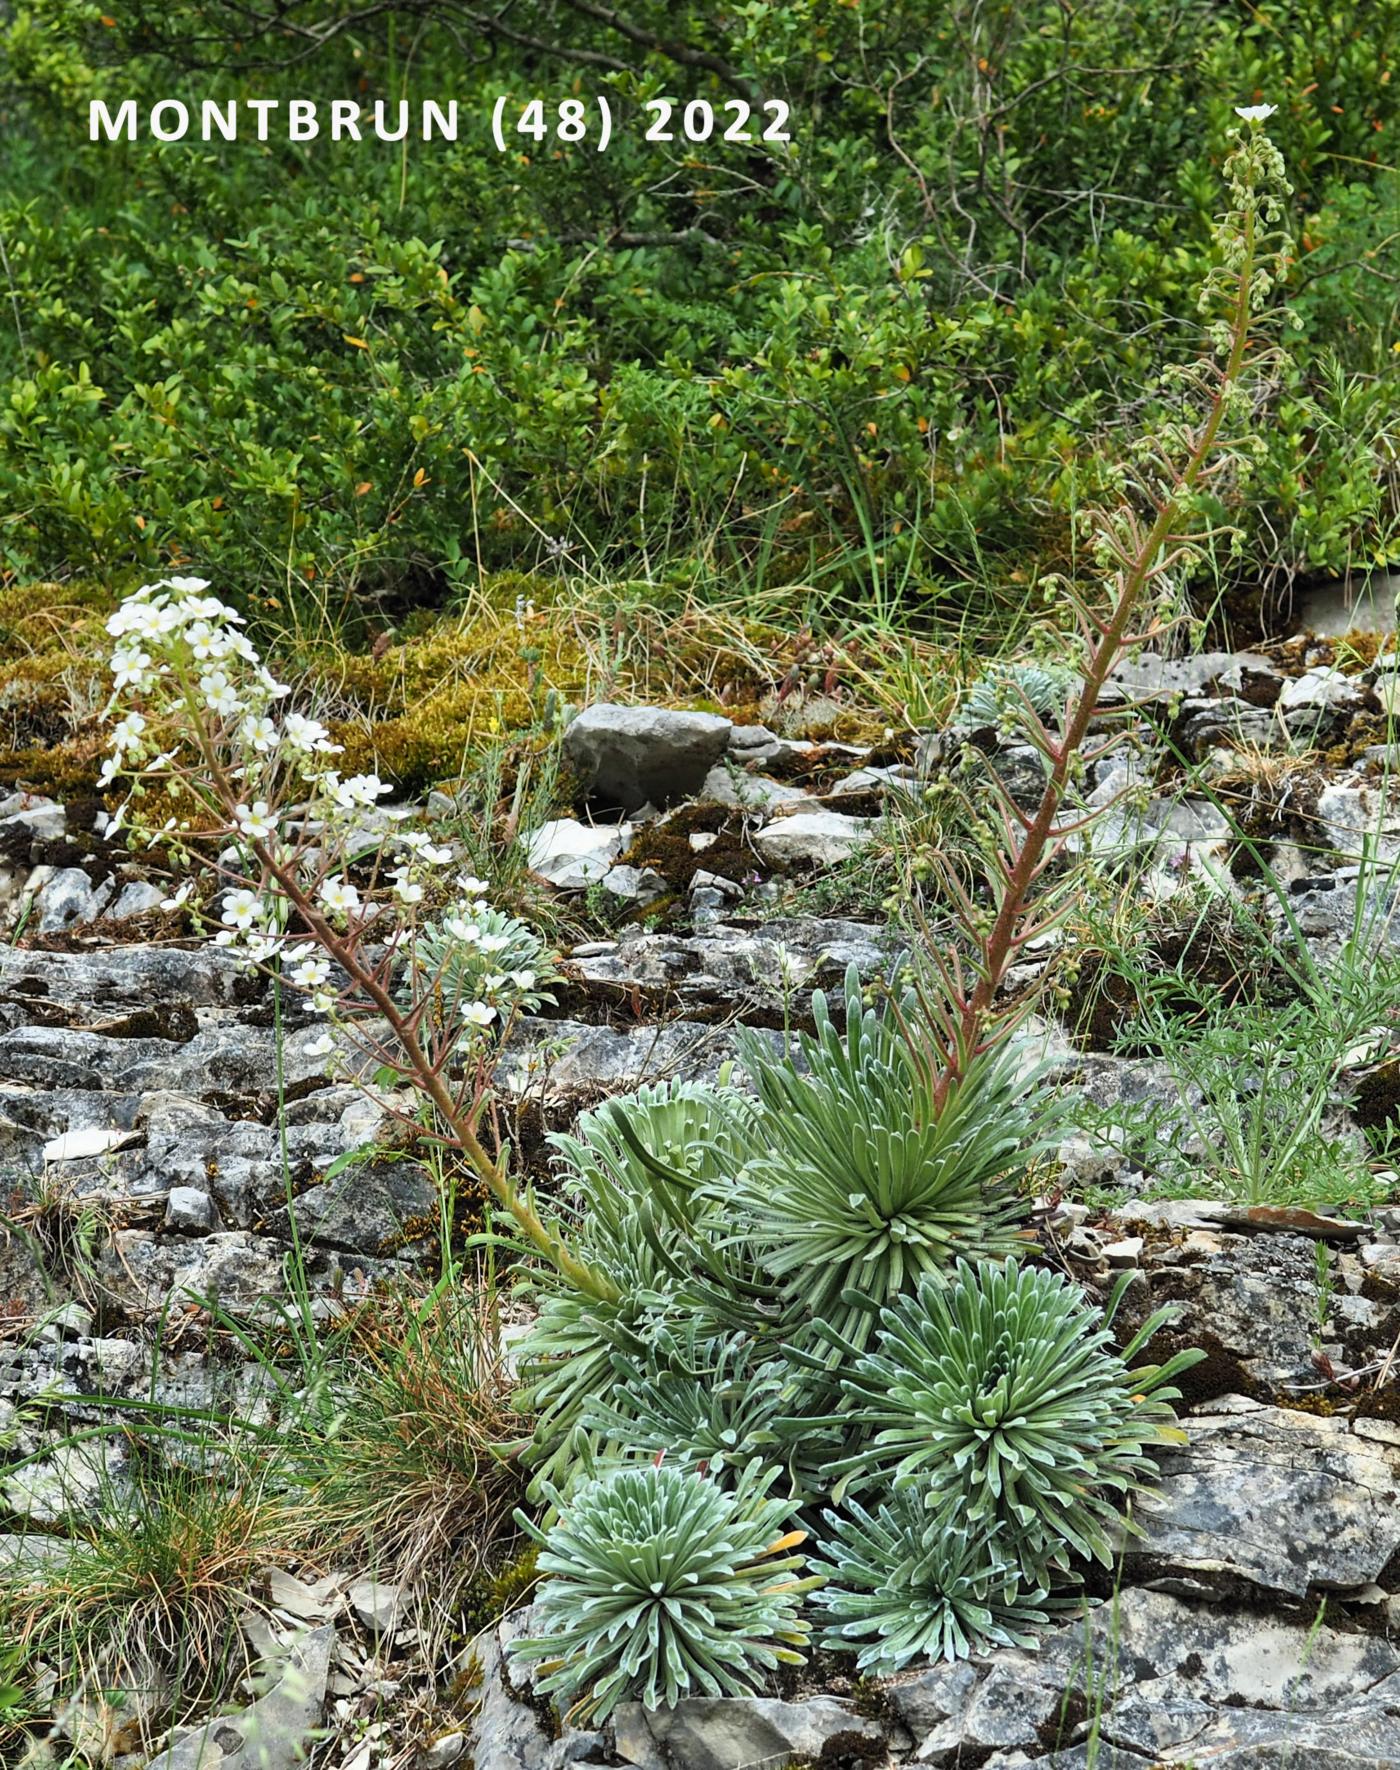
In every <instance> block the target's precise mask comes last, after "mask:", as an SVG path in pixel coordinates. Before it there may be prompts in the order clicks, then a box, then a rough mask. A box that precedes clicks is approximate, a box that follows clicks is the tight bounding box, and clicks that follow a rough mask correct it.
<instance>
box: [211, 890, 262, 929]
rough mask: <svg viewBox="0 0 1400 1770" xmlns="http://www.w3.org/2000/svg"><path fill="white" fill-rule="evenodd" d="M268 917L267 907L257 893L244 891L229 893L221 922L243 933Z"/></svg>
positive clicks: (225, 900)
mask: <svg viewBox="0 0 1400 1770" xmlns="http://www.w3.org/2000/svg"><path fill="white" fill-rule="evenodd" d="M266 915H267V910H266V906H265V905H264V904H263V901H262V899H261V898H260V897H259V896H258V894H257V892H256V891H248V890H246V889H244V890H240V891H230V892H229V894H228V896H227V897H226V898H225V899H224V909H223V914H222V915H221V916H220V918H219V920H220V921H221V922H223V923H225V924H226V925H227V926H228V927H229V928H230V929H236V930H237V931H239V932H240V933H241V932H242V931H243V930H244V929H246V928H252V927H254V926H255V925H256V924H257V923H259V922H261V921H263V920H264V919H265V918H266Z"/></svg>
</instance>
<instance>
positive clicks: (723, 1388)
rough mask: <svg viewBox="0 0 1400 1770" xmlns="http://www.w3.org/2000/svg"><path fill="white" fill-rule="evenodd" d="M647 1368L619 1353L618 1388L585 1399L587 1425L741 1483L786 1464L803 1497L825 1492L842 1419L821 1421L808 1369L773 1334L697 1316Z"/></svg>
mask: <svg viewBox="0 0 1400 1770" xmlns="http://www.w3.org/2000/svg"><path fill="white" fill-rule="evenodd" d="M654 1351H655V1353H656V1354H659V1355H658V1356H653V1358H652V1359H651V1360H650V1362H649V1364H648V1365H647V1366H646V1368H643V1369H638V1368H637V1367H636V1366H635V1365H632V1364H630V1363H629V1361H628V1360H627V1359H626V1358H625V1357H622V1356H618V1355H614V1358H613V1361H612V1362H613V1373H612V1384H611V1387H610V1388H609V1389H608V1390H607V1391H606V1393H605V1394H603V1395H599V1396H596V1397H595V1398H594V1399H593V1400H591V1401H590V1402H588V1403H586V1404H585V1406H584V1409H583V1414H582V1423H583V1426H584V1428H585V1430H588V1431H591V1432H594V1433H596V1434H597V1435H598V1437H599V1438H600V1439H601V1440H602V1441H603V1442H604V1443H607V1444H611V1445H613V1446H614V1447H616V1449H617V1450H619V1451H628V1452H635V1453H639V1454H655V1455H658V1456H665V1457H666V1459H667V1461H668V1462H670V1461H674V1462H676V1463H678V1464H679V1465H680V1466H681V1467H684V1468H701V1469H703V1470H704V1471H705V1472H706V1473H708V1474H709V1475H711V1476H713V1477H714V1478H715V1479H717V1480H719V1481H721V1482H723V1483H725V1484H726V1485H732V1484H733V1482H734V1481H735V1480H736V1479H738V1478H739V1476H740V1475H741V1474H742V1472H743V1470H744V1469H746V1468H748V1467H750V1466H751V1465H753V1464H755V1463H768V1464H773V1465H776V1466H778V1467H780V1468H781V1469H782V1470H783V1472H784V1474H785V1475H786V1477H787V1481H788V1486H789V1491H790V1493H791V1494H792V1495H793V1497H794V1498H796V1499H798V1500H800V1501H804V1502H805V1501H807V1500H810V1499H813V1498H815V1497H817V1496H818V1495H820V1494H821V1493H822V1492H824V1491H825V1486H826V1477H825V1471H826V1469H827V1467H828V1466H829V1465H830V1463H831V1462H832V1460H833V1459H834V1458H835V1457H837V1456H839V1454H840V1452H841V1449H842V1447H843V1438H842V1431H841V1427H840V1425H839V1423H837V1422H833V1421H830V1420H825V1421H823V1420H820V1419H813V1418H812V1417H811V1414H812V1410H811V1408H810V1407H809V1405H808V1403H809V1400H810V1395H809V1388H810V1385H809V1383H808V1381H807V1377H806V1374H805V1373H804V1372H803V1371H801V1370H800V1369H799V1368H797V1367H796V1366H795V1365H793V1364H791V1363H789V1362H788V1361H786V1360H784V1359H783V1358H782V1357H781V1355H780V1349H779V1347H778V1345H777V1344H776V1342H775V1341H774V1340H772V1339H769V1340H766V1341H762V1342H760V1341H755V1340H753V1339H750V1338H749V1337H748V1336H747V1335H744V1334H731V1335H728V1336H725V1337H723V1338H718V1339H716V1338H713V1337H708V1336H706V1335H705V1334H704V1332H703V1331H702V1329H701V1327H700V1325H699V1324H697V1323H696V1322H695V1321H694V1320H692V1321H691V1322H690V1323H688V1324H687V1326H686V1328H685V1329H683V1330H682V1331H681V1332H680V1333H679V1334H677V1335H676V1336H675V1339H674V1341H673V1342H672V1344H671V1346H670V1348H669V1351H668V1352H667V1353H665V1354H664V1355H660V1354H662V1349H661V1347H660V1346H659V1345H657V1346H655V1347H654Z"/></svg>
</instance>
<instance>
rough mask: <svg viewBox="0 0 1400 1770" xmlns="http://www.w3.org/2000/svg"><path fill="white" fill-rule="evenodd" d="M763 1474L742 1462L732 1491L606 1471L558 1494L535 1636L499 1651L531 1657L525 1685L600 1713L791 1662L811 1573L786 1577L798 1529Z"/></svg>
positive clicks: (746, 1680)
mask: <svg viewBox="0 0 1400 1770" xmlns="http://www.w3.org/2000/svg"><path fill="white" fill-rule="evenodd" d="M775 1475H776V1472H775V1471H773V1470H771V1469H770V1470H757V1469H753V1468H751V1469H750V1470H749V1471H747V1472H746V1474H745V1475H744V1476H743V1477H741V1479H740V1481H739V1483H738V1485H737V1486H736V1487H734V1488H732V1489H730V1488H724V1487H721V1486H720V1485H719V1484H718V1483H717V1482H714V1481H712V1480H709V1479H707V1478H706V1477H705V1476H703V1475H701V1474H699V1473H698V1472H697V1471H695V1470H693V1469H681V1468H676V1467H670V1466H667V1465H664V1464H663V1465H661V1466H657V1465H656V1464H654V1463H653V1464H644V1465H641V1466H635V1467H623V1468H614V1469H610V1470H607V1471H605V1472H604V1473H603V1474H601V1475H598V1476H596V1477H595V1478H594V1479H592V1480H590V1481H586V1482H583V1483H581V1484H580V1485H579V1486H578V1487H577V1488H576V1489H575V1490H574V1491H573V1492H572V1493H571V1494H570V1495H569V1496H568V1497H567V1498H564V1497H562V1496H561V1495H559V1494H558V1493H557V1492H554V1491H552V1490H551V1491H550V1493H549V1495H548V1497H549V1499H550V1501H551V1503H552V1504H553V1506H554V1507H555V1509H556V1512H557V1518H556V1521H555V1523H554V1524H553V1526H552V1527H551V1528H550V1529H549V1530H548V1531H541V1530H540V1529H539V1527H538V1526H537V1525H535V1524H534V1523H532V1521H531V1520H530V1519H529V1518H527V1517H526V1516H525V1515H524V1514H523V1513H517V1518H518V1520H519V1522H520V1524H521V1526H522V1527H523V1528H524V1529H525V1530H527V1531H528V1532H529V1533H530V1534H531V1535H532V1536H533V1537H534V1538H535V1539H536V1541H537V1542H539V1543H540V1545H541V1548H540V1556H539V1564H538V1565H539V1570H540V1572H541V1573H543V1574H544V1575H546V1576H547V1577H546V1579H545V1581H544V1584H543V1585H542V1586H541V1587H540V1589H539V1591H538V1593H537V1595H536V1598H535V1611H534V1614H535V1618H536V1619H537V1621H538V1622H539V1624H540V1625H541V1628H540V1633H539V1634H537V1635H532V1636H528V1637H525V1638H522V1639H518V1640H516V1641H513V1642H512V1643H511V1644H510V1647H509V1649H508V1651H509V1652H510V1654H511V1656H512V1657H513V1658H515V1659H517V1660H520V1661H522V1662H523V1663H525V1664H533V1665H538V1666H539V1667H540V1668H541V1673H542V1675H541V1676H540V1678H539V1681H538V1687H539V1688H540V1689H541V1690H542V1691H544V1692H546V1693H549V1694H556V1693H557V1694H558V1695H559V1696H560V1697H561V1698H562V1699H563V1700H564V1701H566V1702H571V1703H574V1704H575V1707H574V1709H573V1711H572V1712H573V1714H574V1715H575V1716H576V1717H577V1718H580V1719H585V1718H586V1719H587V1720H589V1721H593V1722H598V1721H603V1720H605V1719H606V1718H607V1717H608V1716H609V1715H610V1714H611V1713H612V1711H613V1710H614V1709H615V1708H616V1706H617V1704H618V1703H619V1702H622V1701H625V1700H627V1699H631V1698H635V1699H637V1700H640V1701H641V1702H642V1703H643V1704H644V1705H645V1706H646V1707H647V1708H651V1709H655V1708H659V1707H661V1706H662V1705H663V1704H665V1705H667V1706H669V1705H671V1704H674V1703H676V1702H678V1701H680V1699H681V1698H682V1697H685V1696H736V1695H740V1694H742V1693H743V1692H745V1691H748V1690H751V1689H752V1688H753V1687H754V1684H755V1682H756V1681H757V1680H758V1678H759V1677H760V1675H761V1674H762V1673H764V1672H767V1671H772V1670H773V1669H775V1668H776V1667H777V1666H779V1665H781V1664H788V1665H800V1664H802V1662H803V1656H802V1653H801V1651H800V1650H801V1649H802V1648H803V1647H804V1646H805V1645H806V1643H807V1639H808V1636H809V1633H810V1625H809V1624H808V1623H807V1621H806V1620H805V1619H804V1618H803V1616H802V1615H801V1603H802V1599H803V1596H804V1594H805V1593H806V1592H807V1591H809V1590H810V1589H811V1587H812V1585H813V1584H814V1583H815V1581H813V1580H811V1579H804V1578H801V1577H789V1576H792V1575H794V1574H796V1572H797V1570H798V1569H799V1568H800V1567H801V1566H802V1557H801V1556H800V1555H795V1554H792V1553H791V1552H790V1551H791V1550H793V1549H795V1548H796V1547H797V1546H798V1545H799V1544H800V1543H801V1542H802V1541H803V1540H804V1533H803V1532H801V1531H794V1530H792V1529H791V1528H790V1524H791V1519H792V1504H791V1502H790V1501H788V1500H775V1499H770V1498H769V1497H768V1488H769V1487H770V1486H771V1485H772V1482H773V1480H774V1479H775Z"/></svg>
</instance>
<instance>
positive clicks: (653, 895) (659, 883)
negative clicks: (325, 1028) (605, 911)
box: [603, 866, 669, 904]
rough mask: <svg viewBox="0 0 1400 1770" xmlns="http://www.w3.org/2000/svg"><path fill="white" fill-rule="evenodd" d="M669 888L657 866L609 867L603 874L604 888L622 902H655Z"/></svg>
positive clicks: (609, 894) (610, 895)
mask: <svg viewBox="0 0 1400 1770" xmlns="http://www.w3.org/2000/svg"><path fill="white" fill-rule="evenodd" d="M668 889H669V887H668V886H667V884H666V881H665V880H664V879H663V878H662V876H661V874H660V873H658V872H657V871H656V869H655V867H629V866H616V867H609V868H608V870H607V872H606V873H605V874H604V875H603V890H604V891H606V892H607V894H608V896H609V897H615V898H617V899H618V900H619V901H620V902H622V903H641V904H646V903H655V902H656V900H657V898H658V897H664V896H665V895H666V892H667V890H668Z"/></svg>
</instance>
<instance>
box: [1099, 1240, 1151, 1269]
mask: <svg viewBox="0 0 1400 1770" xmlns="http://www.w3.org/2000/svg"><path fill="white" fill-rule="evenodd" d="M1142 1250H1143V1239H1142V1237H1141V1236H1140V1235H1125V1236H1124V1237H1123V1239H1122V1240H1121V1241H1111V1242H1109V1243H1108V1245H1107V1246H1106V1247H1105V1248H1104V1250H1103V1257H1104V1259H1105V1260H1107V1261H1108V1263H1109V1265H1110V1266H1116V1267H1120V1268H1122V1267H1128V1266H1137V1265H1139V1264H1140V1263H1141V1260H1142Z"/></svg>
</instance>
